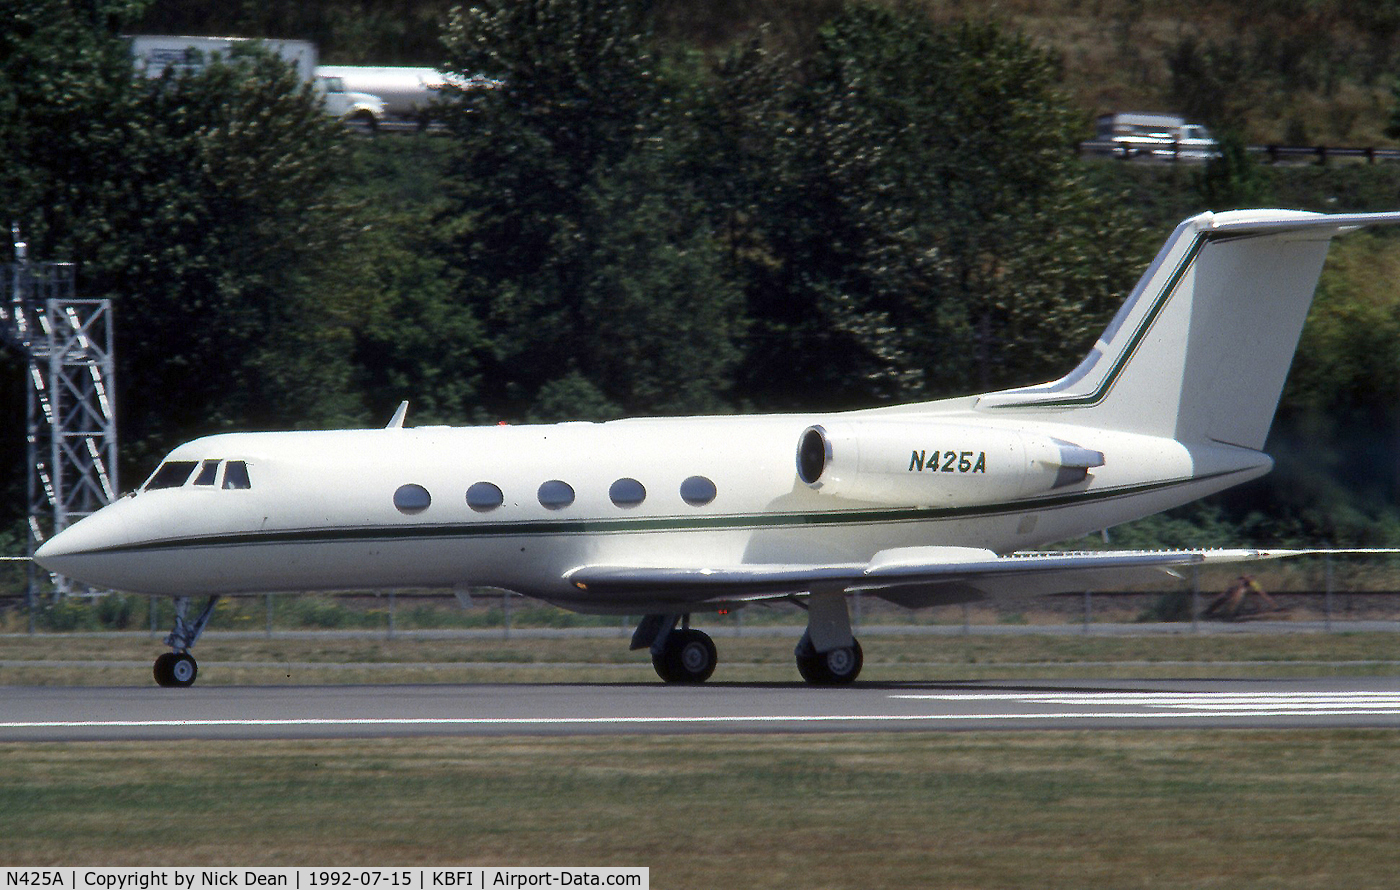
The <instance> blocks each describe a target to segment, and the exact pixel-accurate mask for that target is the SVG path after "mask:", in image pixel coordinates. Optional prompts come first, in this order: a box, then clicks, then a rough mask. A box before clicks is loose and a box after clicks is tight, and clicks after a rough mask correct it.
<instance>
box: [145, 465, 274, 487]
mask: <svg viewBox="0 0 1400 890" xmlns="http://www.w3.org/2000/svg"><path fill="white" fill-rule="evenodd" d="M195 467H199V472H198V473H196V472H195ZM220 468H222V469H223V474H222V475H223V485H222V487H223V488H225V489H230V490H242V489H249V488H252V487H253V482H252V479H251V478H250V477H249V475H248V462H247V461H245V460H223V459H221V458H211V459H208V460H201V461H194V460H168V461H166V462H165V463H163V464H161V465H160V466H159V467H157V468H156V471H155V472H154V473H152V474H151V478H150V479H149V480H147V481H146V484H145V485H144V486H143V487H142V489H141V490H142V491H156V490H157V489H161V488H180V487H182V486H184V485H187V484H193V485H198V486H204V487H209V488H213V487H214V486H216V485H219V479H220V473H219V471H220ZM192 476H193V479H191V477H192Z"/></svg>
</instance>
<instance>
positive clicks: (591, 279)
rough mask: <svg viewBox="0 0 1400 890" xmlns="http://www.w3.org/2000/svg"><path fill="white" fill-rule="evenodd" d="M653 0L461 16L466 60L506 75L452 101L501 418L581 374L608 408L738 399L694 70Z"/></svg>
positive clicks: (464, 233)
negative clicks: (691, 174) (663, 53)
mask: <svg viewBox="0 0 1400 890" xmlns="http://www.w3.org/2000/svg"><path fill="white" fill-rule="evenodd" d="M644 7H645V4H643V3H640V2H634V0H524V2H516V0H495V2H488V3H482V4H479V5H477V6H473V7H471V8H470V9H465V10H463V9H458V10H457V11H456V12H455V13H454V16H453V18H452V20H451V22H450V23H449V26H448V28H447V31H446V34H445V38H444V43H445V44H446V46H447V48H448V51H449V57H450V60H451V62H450V64H451V68H452V69H453V70H454V71H457V72H459V73H462V74H464V75H467V74H472V75H484V76H486V77H488V78H491V79H492V80H493V81H494V82H495V83H496V86H495V88H492V89H484V90H474V91H470V92H467V93H464V94H463V95H461V96H460V97H459V99H458V101H457V102H456V103H454V104H453V105H451V106H450V107H449V109H448V112H447V115H446V117H447V121H448V126H449V128H450V129H451V131H452V134H453V136H454V138H455V140H456V144H457V146H458V149H459V156H458V159H457V162H456V164H455V167H454V170H453V177H452V183H451V198H452V208H451V210H450V212H449V213H448V214H447V215H446V217H445V219H446V225H447V226H448V228H449V229H450V231H451V239H452V243H451V248H452V250H453V252H454V262H455V264H456V265H457V267H458V268H459V270H460V271H461V273H462V275H463V288H462V292H463V295H464V298H465V299H466V300H467V301H468V303H469V304H470V305H472V306H473V307H475V308H476V310H477V313H478V316H479V317H480V318H481V319H482V320H483V322H484V324H485V325H486V331H487V336H488V338H489V340H490V344H491V352H490V355H489V356H488V359H487V361H486V363H485V366H484V369H483V384H482V390H483V393H484V394H485V399H486V401H485V404H486V407H487V410H489V411H491V412H492V413H494V414H496V415H498V416H501V415H503V416H513V415H519V414H520V413H522V408H524V413H529V414H531V415H533V416H538V413H539V411H538V408H539V406H541V405H542V404H544V403H546V402H548V403H549V404H558V399H557V398H556V395H557V393H559V392H564V391H577V390H578V387H579V385H580V384H579V381H581V380H582V381H586V382H587V383H588V384H590V385H591V387H592V388H593V390H594V391H595V393H596V397H594V398H590V399H589V403H590V404H592V405H594V406H595V408H602V407H605V406H616V407H617V408H618V409H619V410H620V411H624V412H634V413H672V412H684V411H698V410H709V409H713V408H716V407H719V406H720V405H721V404H722V403H723V400H724V398H725V392H726V390H727V389H728V385H729V381H728V375H729V369H730V368H731V367H732V366H733V364H734V361H735V358H736V356H737V351H736V349H737V348H736V347H735V345H734V343H733V340H734V337H735V334H736V333H737V330H738V326H737V325H736V324H735V323H734V321H733V319H734V318H735V316H736V315H737V312H736V309H737V307H736V300H737V291H736V290H735V288H734V287H733V286H732V285H730V284H728V283H727V282H726V281H725V280H723V279H722V278H721V277H719V276H718V275H717V273H716V271H715V270H716V268H717V265H718V264H717V263H716V262H715V261H714V260H715V258H716V256H717V247H716V245H715V241H714V237H713V236H712V234H711V232H710V231H709V227H708V225H707V221H706V215H705V212H704V206H703V203H702V202H700V201H699V200H698V199H697V198H696V197H695V195H694V194H693V192H692V189H691V188H690V186H689V185H688V183H687V181H686V179H685V177H684V176H683V175H681V172H682V168H683V158H685V157H686V156H687V149H686V146H687V145H688V144H689V142H690V140H692V139H693V138H694V127H693V126H692V125H691V124H690V122H689V121H687V119H686V117H685V111H684V109H685V108H687V107H688V106H689V99H688V96H687V93H686V90H687V89H688V87H687V84H688V83H689V80H688V77H689V75H688V74H687V73H686V71H687V68H686V65H685V63H684V62H683V61H678V62H674V63H671V65H672V67H674V69H675V70H674V71H668V70H666V69H667V67H668V64H667V63H666V62H665V61H664V60H663V59H662V58H661V57H660V56H659V55H658V51H657V50H656V48H655V41H654V38H653V36H652V32H651V24H650V19H649V17H648V15H647V12H646V10H645V8H644ZM561 387H562V389H561ZM545 396H549V398H547V399H546V398H545ZM532 403H533V404H534V405H535V406H536V407H535V409H530V408H529V407H528V406H529V405H531V404H532Z"/></svg>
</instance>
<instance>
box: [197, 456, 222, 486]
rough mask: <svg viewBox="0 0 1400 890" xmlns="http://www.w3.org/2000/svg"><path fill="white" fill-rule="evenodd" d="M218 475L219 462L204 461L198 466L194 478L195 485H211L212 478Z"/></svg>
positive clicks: (212, 482)
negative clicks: (197, 472) (197, 471)
mask: <svg viewBox="0 0 1400 890" xmlns="http://www.w3.org/2000/svg"><path fill="white" fill-rule="evenodd" d="M218 475H219V462H218V461H217V460H206V461H203V462H201V463H200V465H199V474H198V475H197V476H195V477H194V484H195V485H213V484H214V477H215V476H218Z"/></svg>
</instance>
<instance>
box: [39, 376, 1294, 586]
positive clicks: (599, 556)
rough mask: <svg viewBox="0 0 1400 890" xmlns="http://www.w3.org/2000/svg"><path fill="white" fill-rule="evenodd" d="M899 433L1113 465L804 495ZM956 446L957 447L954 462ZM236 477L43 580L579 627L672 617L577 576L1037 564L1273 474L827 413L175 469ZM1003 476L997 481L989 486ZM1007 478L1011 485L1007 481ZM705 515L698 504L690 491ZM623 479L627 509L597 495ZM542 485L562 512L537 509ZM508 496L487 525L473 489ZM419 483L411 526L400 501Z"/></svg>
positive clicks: (249, 458)
mask: <svg viewBox="0 0 1400 890" xmlns="http://www.w3.org/2000/svg"><path fill="white" fill-rule="evenodd" d="M864 420H879V421H882V422H884V421H891V420H907V421H908V423H909V424H910V425H911V427H912V428H914V429H916V430H917V431H919V433H920V435H918V436H917V437H915V438H912V439H911V441H910V446H909V447H910V449H911V450H914V449H919V448H937V447H941V443H940V442H939V431H940V429H944V428H958V427H959V426H961V427H962V428H966V427H967V426H968V425H973V426H977V427H983V428H986V427H1001V428H1002V429H1012V430H1017V431H1020V432H1024V433H1026V434H1028V435H1035V436H1050V437H1054V438H1056V439H1059V440H1064V441H1067V442H1072V443H1074V444H1075V445H1077V446H1081V447H1082V448H1085V449H1093V450H1094V451H1098V452H1102V453H1103V455H1104V462H1103V465H1102V466H1100V467H1096V468H1094V469H1093V470H1092V471H1091V472H1090V473H1089V474H1088V476H1087V478H1086V479H1084V480H1082V481H1080V482H1077V483H1075V484H1073V485H1069V486H1066V487H1063V488H1060V489H1056V490H1053V491H1042V492H1038V493H1036V494H1033V495H1030V496H1026V497H1017V498H1010V499H1006V498H1001V499H997V498H992V499H983V498H978V497H977V496H976V492H975V480H974V481H973V482H970V483H968V485H964V486H963V488H962V489H961V490H962V491H963V492H967V491H969V490H970V491H972V494H970V495H969V494H966V493H964V494H960V495H958V496H957V498H956V500H955V501H954V502H947V503H920V502H919V500H918V499H917V496H916V495H911V497H910V499H908V500H906V501H905V502H897V503H891V502H889V501H888V500H886V501H885V502H867V501H861V500H855V499H852V498H849V497H844V496H841V495H832V494H829V493H824V492H822V491H820V490H816V489H814V488H812V487H810V486H808V485H807V484H804V482H803V481H802V480H801V479H799V478H798V474H797V467H796V449H797V444H798V440H799V437H800V436H801V435H802V433H803V431H804V430H806V429H807V428H809V427H810V426H812V425H814V424H822V423H828V424H840V423H849V422H860V421H864ZM949 447H955V446H952V445H951V444H950V445H949ZM211 459H223V460H241V461H246V462H247V465H248V469H249V475H250V477H251V480H252V487H251V488H249V489H246V490H227V489H223V488H217V487H213V486H197V485H192V484H189V483H186V484H185V485H184V486H182V487H178V488H169V489H161V490H153V491H143V492H141V493H139V494H136V495H134V496H129V497H126V498H123V499H121V500H120V501H118V502H117V503H116V504H113V505H111V506H109V507H107V508H104V509H103V510H101V511H99V512H98V513H97V514H94V515H93V516H91V517H89V518H87V519H84V520H83V521H81V522H80V523H78V524H76V525H75V526H73V527H72V528H70V529H68V530H66V531H65V532H64V533H63V535H62V536H60V537H58V538H55V539H54V540H53V541H51V542H50V543H49V544H48V545H46V546H45V549H44V551H42V552H41V554H40V559H41V562H42V563H43V564H44V565H45V566H46V567H48V568H49V569H51V570H53V571H56V572H58V573H60V574H64V575H67V576H69V577H73V578H76V579H79V580H81V581H84V582H86V583H89V584H93V585H97V586H104V587H109V588H113V589H118V590H127V591H132V592H137V593H144V594H161V595H205V594H248V593H261V592H282V591H305V590H340V589H393V588H407V587H463V586H493V587H501V588H506V589H509V590H514V591H517V592H520V593H523V594H527V595H530V596H534V597H539V598H542V599H546V600H550V601H553V602H557V603H560V604H562V605H566V606H568V607H569V608H573V609H577V610H580V611H591V612H615V613H628V614H637V613H639V612H641V611H643V610H656V609H664V608H667V607H668V606H672V605H675V603H669V602H666V601H658V600H657V599H655V598H654V597H653V598H644V599H638V595H626V596H621V595H619V596H613V597H609V598H606V599H603V598H600V597H598V596H596V595H594V594H590V593H589V592H588V591H586V590H581V589H578V588H576V587H575V586H573V585H571V584H570V583H569V582H568V580H567V575H568V572H569V571H570V570H572V569H574V568H577V567H579V566H585V565H594V566H596V565H627V566H656V567H690V568H709V567H724V566H736V565H762V564H832V563H845V562H851V563H860V562H865V561H867V560H870V559H871V558H872V557H873V556H874V555H875V554H876V553H879V552H880V551H884V550H889V549H891V548H902V547H915V546H927V545H943V546H959V547H978V548H986V549H990V550H994V551H996V552H999V553H1006V552H1011V551H1014V550H1019V549H1024V548H1031V547H1036V546H1040V545H1042V544H1044V543H1046V542H1050V541H1056V540H1061V539H1064V538H1067V537H1072V536H1075V535H1080V534H1084V533H1087V532H1091V531H1094V530H1097V529H1100V528H1104V527H1107V526H1110V525H1114V524H1118V523H1121V522H1125V521H1128V520H1131V519H1134V518H1138V517H1141V516H1145V515H1149V514H1152V513H1155V512H1158V511H1160V510H1163V509H1166V508H1169V507H1172V506H1175V505H1178V504H1182V503H1186V502H1188V501H1191V500H1194V499H1196V498H1199V497H1201V496H1203V495H1206V494H1209V493H1211V492H1214V491H1218V490H1220V489H1223V488H1226V487H1229V486H1231V485H1235V484H1238V483H1239V482H1242V481H1244V480H1246V479H1249V478H1253V477H1255V476H1258V475H1261V474H1263V473H1264V472H1267V470H1268V468H1269V466H1270V461H1269V459H1268V458H1267V457H1266V456H1264V455H1263V454H1261V453H1259V452H1256V451H1251V450H1248V449H1241V448H1235V447H1231V446H1219V447H1215V446H1212V447H1188V446H1186V445H1183V444H1182V443H1180V442H1178V441H1175V440H1173V439H1170V438H1164V437H1155V436H1144V435H1139V434H1132V433H1123V432H1114V431H1107V430H1102V429H1093V428H1087V427H1076V426H1070V425H1062V424H1054V423H1038V422H1036V423H1027V422H1025V421H1019V422H1016V421H1012V420H1011V419H1009V418H997V417H988V416H985V415H984V413H983V412H979V411H977V410H975V408H974V407H973V403H972V402H971V400H953V401H950V402H947V403H939V404H938V405H922V406H919V412H918V413H917V414H912V413H911V414H909V415H902V414H901V413H900V412H897V411H890V410H889V409H884V410H879V411H860V412H847V413H843V414H835V415H775V416H748V417H744V416H740V417H690V418H671V419H629V420H620V421H614V422H609V423H601V424H594V423H565V424H557V425H548V426H543V425H542V426H493V427H468V428H448V427H421V428H407V429H404V428H389V429H376V430H340V431H325V432H284V433H240V434H228V435H218V436H211V437H207V438H203V439H198V440H195V441H193V442H190V443H187V444H185V445H182V446H180V447H179V448H177V449H175V450H174V451H173V452H171V454H170V455H169V457H168V458H167V460H188V461H203V460H211ZM996 469H998V468H997V467H995V466H989V468H988V471H989V472H992V471H994V470H996ZM1001 469H1003V470H1004V469H1005V468H1001ZM692 476H703V477H705V478H707V479H709V480H711V481H713V483H714V486H715V489H716V496H715V497H714V499H713V500H712V501H711V502H709V503H707V504H700V505H692V504H689V503H687V502H685V501H684V500H683V499H682V497H681V494H680V490H681V485H682V482H683V481H684V480H685V479H687V478H688V477H692ZM623 478H627V479H635V480H637V481H639V482H640V483H641V484H642V485H643V486H644V487H645V489H646V497H645V499H644V500H643V501H642V502H641V503H640V504H638V505H636V506H618V505H616V504H614V503H613V502H612V501H611V500H610V498H609V487H610V486H611V485H612V483H613V482H614V481H616V480H618V479H623ZM549 480H560V481H563V482H566V483H568V484H569V485H570V486H571V487H572V488H573V489H574V491H575V493H576V498H575V500H574V501H573V503H571V504H569V505H568V506H566V507H562V508H559V509H550V508H547V507H545V506H542V505H541V503H540V501H539V499H538V496H537V492H538V490H539V488H540V486H541V484H543V483H545V482H546V481H549ZM477 482H490V483H493V484H494V485H496V486H498V487H499V488H500V489H501V491H502V493H503V494H504V502H503V503H502V504H501V505H500V506H499V507H496V508H495V509H492V510H488V511H482V512H478V511H477V510H474V509H472V508H471V507H470V506H469V505H468V503H467V500H466V495H465V493H466V491H467V489H468V487H470V486H471V485H473V484H474V483H477ZM410 483H411V484H416V485H421V486H423V487H424V488H425V489H427V491H428V492H429V493H430V494H431V496H432V501H431V505H430V506H429V507H428V508H427V509H426V510H423V511H422V512H421V513H417V514H414V515H406V514H404V513H402V512H400V511H399V510H398V509H396V508H395V506H394V501H393V499H394V492H395V490H396V489H398V488H399V487H400V486H402V485H405V484H410Z"/></svg>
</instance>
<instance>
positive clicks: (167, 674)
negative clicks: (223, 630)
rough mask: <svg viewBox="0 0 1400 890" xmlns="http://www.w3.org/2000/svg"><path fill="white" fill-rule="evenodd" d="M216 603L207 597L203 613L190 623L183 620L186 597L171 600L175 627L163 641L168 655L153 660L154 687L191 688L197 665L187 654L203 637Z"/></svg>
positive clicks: (213, 597)
mask: <svg viewBox="0 0 1400 890" xmlns="http://www.w3.org/2000/svg"><path fill="white" fill-rule="evenodd" d="M218 602H219V598H218V597H217V596H211V597H209V602H208V603H206V604H205V606H204V611H202V612H200V613H199V617H198V618H196V619H195V620H194V622H193V623H191V622H189V621H187V620H186V618H185V616H186V615H187V614H188V612H189V608H190V598H189V597H187V596H177V597H175V627H174V628H173V629H171V631H170V635H169V636H167V637H166V638H165V645H167V646H169V647H170V650H171V651H169V652H165V653H163V654H162V655H161V656H160V657H159V658H157V659H156V663H155V667H154V669H153V670H152V673H153V674H154V675H155V678H156V683H157V684H158V685H160V686H181V687H183V686H192V685H194V680H195V677H197V676H199V664H198V663H197V662H196V661H195V660H194V656H193V655H191V654H190V650H191V649H193V648H194V644H195V643H196V642H198V641H199V638H200V635H202V634H203V633H204V627H205V625H207V624H208V623H209V619H210V617H212V616H213V614H214V606H215V604H217V603H218Z"/></svg>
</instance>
